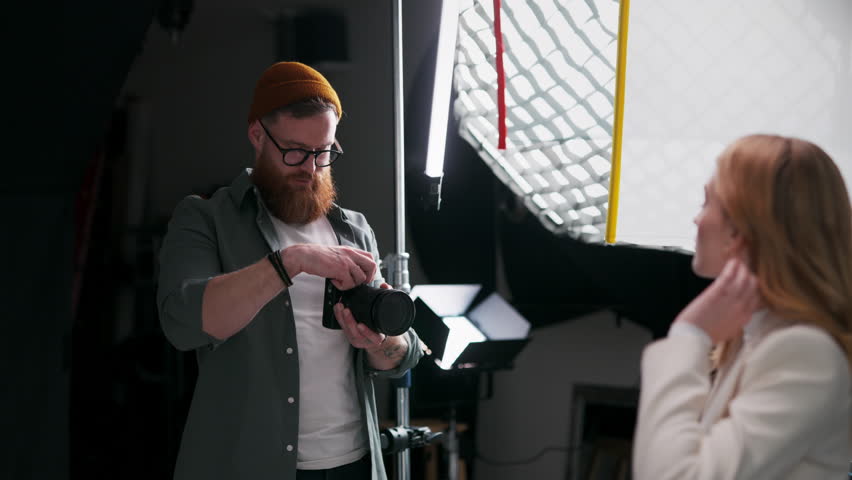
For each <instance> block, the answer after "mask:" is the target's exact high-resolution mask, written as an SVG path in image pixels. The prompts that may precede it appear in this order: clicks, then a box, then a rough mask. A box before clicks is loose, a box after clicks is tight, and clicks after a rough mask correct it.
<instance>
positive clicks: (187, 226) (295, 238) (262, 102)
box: [157, 62, 422, 480]
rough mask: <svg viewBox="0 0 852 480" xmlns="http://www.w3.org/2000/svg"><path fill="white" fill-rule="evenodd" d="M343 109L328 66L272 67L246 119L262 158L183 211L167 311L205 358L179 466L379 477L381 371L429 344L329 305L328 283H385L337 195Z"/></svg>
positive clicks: (175, 330) (362, 229)
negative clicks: (335, 169)
mask: <svg viewBox="0 0 852 480" xmlns="http://www.w3.org/2000/svg"><path fill="white" fill-rule="evenodd" d="M341 113H342V108H341V105H340V100H339V99H338V96H337V93H336V92H335V91H334V89H333V88H332V87H331V85H330V84H329V82H328V81H327V80H326V79H325V77H323V76H322V75H321V74H320V73H319V72H317V71H316V70H314V69H312V68H310V67H308V66H306V65H303V64H300V63H295V62H281V63H276V64H274V65H272V66H271V67H270V68H268V69H267V70H266V71H265V72H264V73H263V75H262V76H261V78H260V80H259V81H258V83H257V86H256V88H255V92H254V99H253V102H252V105H251V111H250V113H249V118H248V120H249V123H248V138H249V141H250V142H251V144H252V146H253V147H254V151H255V164H254V169H253V170H252V169H248V170H247V171H246V172H243V173H242V174H241V175H240V176H238V177H237V178H236V179H235V180H234V181H233V183H232V184H231V185H230V186H228V187H224V188H222V189H220V190H218V191H217V192H216V193H215V194H214V195H213V196H212V197H211V198H210V199H207V200H204V199H201V198H199V197H194V196H193V197H187V198H185V199H184V200H183V201H182V202H181V203H180V204H179V205H178V206H177V208H176V209H175V212H174V215H173V217H172V220H171V222H170V223H169V229H168V233H167V234H166V237H165V239H164V241H163V246H162V250H161V254H160V284H159V290H158V292H157V302H158V306H159V310H160V323H161V325H162V328H163V331H164V332H165V334H166V337H168V339H169V341H171V343H172V344H173V345H174V346H175V347H177V348H178V349H180V350H189V349H194V350H195V351H196V354H197V359H198V380H197V383H196V388H195V394H194V397H193V399H192V405H191V407H190V410H189V415H188V418H187V422H186V427H185V429H184V433H183V438H182V441H181V447H180V452H179V454H178V459H177V465H176V467H175V478H177V479H184V478H186V479H192V480H197V479H202V478H209V479H212V478H216V479H231V478H233V479H237V478H239V479H273V478H274V479H277V480H282V479H300V480H301V479H313V478H322V479H334V478H341V479H342V478H345V479H347V480H348V479H372V480H377V479H378V480H381V479H384V478H385V477H386V475H385V469H384V466H383V464H382V457H381V445H380V441H379V433H378V424H377V418H376V404H375V396H374V391H373V383H372V377H375V376H379V375H385V376H400V375H402V374H403V373H404V372H405V371H406V370H408V369H410V368H412V367H413V366H414V365H416V364H417V361H418V360H419V359H420V357H421V356H422V350H421V344H420V342H419V340H418V338H417V336H416V334H415V333H414V331H413V330H409V331H408V332H406V333H405V334H403V335H400V336H396V337H386V336H385V335H383V334H380V333H377V332H375V331H372V330H370V329H369V328H367V327H366V326H365V325H363V324H362V323H358V322H357V321H356V320H355V319H354V317H353V316H352V313H351V311H350V310H349V309H347V308H343V306H342V305H341V304H339V303H335V302H336V298H335V296H334V289H333V288H331V286H332V285H333V286H334V287H336V288H337V289H339V290H347V289H350V288H352V287H354V286H357V285H359V284H362V283H365V282H372V284H373V285H374V286H378V285H381V286H382V287H383V288H389V286H388V285H387V284H386V283H384V282H383V280H382V277H381V274H380V273H379V271H378V269H377V267H376V262H377V260H378V248H377V246H376V240H375V235H374V234H373V231H372V229H371V228H370V226H369V224H368V223H367V221H366V219H365V218H364V216H363V215H362V214H360V213H358V212H353V211H351V210H346V209H343V208H340V207H338V206H337V205H336V204H335V203H334V200H335V189H334V184H333V182H332V178H331V169H330V168H329V165H331V163H332V162H334V161H335V160H337V159H339V158H340V157H341V155H342V153H341V151H340V147H339V145H338V144H337V142H336V140H335V132H336V129H337V123H338V121H339V120H340V116H341ZM324 317H325V318H326V320H328V319H330V318H334V319H336V320H337V322H338V323H339V325H340V326H341V327H342V329H341V330H332V329H328V328H325V327H323V318H324Z"/></svg>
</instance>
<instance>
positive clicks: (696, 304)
mask: <svg viewBox="0 0 852 480" xmlns="http://www.w3.org/2000/svg"><path fill="white" fill-rule="evenodd" d="M761 304H762V302H761V299H760V292H759V291H758V286H757V277H755V276H754V274H753V273H751V271H749V269H748V267H747V266H746V264H745V263H744V262H743V260H742V259H741V258H739V256H734V257H732V258H731V259H729V260H728V261H727V263H725V267H724V268H723V269H722V273H721V274H719V276H718V277H717V278H716V280H714V281H713V283H712V284H710V286H709V287H707V288H706V289H705V290H704V291H703V292H701V294H700V295H698V296H697V297H696V298H695V299H694V300H693V301H692V302H690V304H689V305H687V306H686V308H684V309H683V311H682V312H680V314H679V315H678V316H677V318H675V322H688V323H691V324H693V325H695V326H697V327H699V328H701V329H702V330H704V331H705V332H707V335H709V336H710V339H711V340H712V341H713V343H714V344H716V343H721V342H724V341H726V340H730V339H731V338H733V337H734V336H736V335H738V334H739V332H740V331H741V330H742V328H743V326H744V325H745V324H746V323H747V322H748V321H749V319H750V318H751V315H752V314H753V313H754V312H755V311H756V310H758V309H759V308H760V307H761Z"/></svg>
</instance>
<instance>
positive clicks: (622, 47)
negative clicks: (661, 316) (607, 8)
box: [606, 0, 630, 243]
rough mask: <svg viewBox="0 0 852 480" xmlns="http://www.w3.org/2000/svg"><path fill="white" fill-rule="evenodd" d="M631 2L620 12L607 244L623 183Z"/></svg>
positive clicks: (626, 0) (626, 1) (612, 236)
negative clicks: (622, 167)
mask: <svg viewBox="0 0 852 480" xmlns="http://www.w3.org/2000/svg"><path fill="white" fill-rule="evenodd" d="M629 16H630V0H621V3H620V5H619V12H618V59H617V60H616V65H615V118H614V121H615V124H614V125H613V126H612V170H611V171H610V177H609V208H608V209H607V214H606V243H615V224H616V221H617V220H618V192H619V185H620V182H621V143H622V135H623V133H624V128H623V127H624V72H625V69H626V67H627V24H628V18H629Z"/></svg>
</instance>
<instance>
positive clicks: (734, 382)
mask: <svg viewBox="0 0 852 480" xmlns="http://www.w3.org/2000/svg"><path fill="white" fill-rule="evenodd" d="M745 357H746V355H745V352H744V351H743V348H742V347H741V346H740V347H739V348H738V351H737V352H736V354H735V356H734V359H733V361H731V362H728V364H727V365H725V366H722V367H721V368H720V369H719V373H718V374H717V375H716V380H715V381H714V382H713V386H712V387H711V388H710V393H709V394H708V395H707V403H706V404H705V407H704V411H703V412H702V413H701V427H702V429H703V430H705V431H707V430H709V429H710V427H711V426H713V424H714V423H716V422H717V421H719V419H721V418H724V417H727V416H728V405H729V404H730V403H731V399H732V398H734V395H736V394H737V387H738V386H739V383H740V376H741V375H742V372H743V367H744V366H745Z"/></svg>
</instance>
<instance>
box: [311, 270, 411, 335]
mask: <svg viewBox="0 0 852 480" xmlns="http://www.w3.org/2000/svg"><path fill="white" fill-rule="evenodd" d="M329 285H331V282H329ZM331 289H332V292H331V295H332V296H333V297H332V298H333V299H334V300H333V303H337V302H338V301H340V302H341V303H343V305H344V306H345V307H346V308H348V309H349V310H351V311H352V315H353V316H354V317H355V320H356V321H358V322H360V323H363V324H364V325H366V326H367V327H368V328H369V329H370V330H373V331H374V332H379V333H384V334H385V335H388V336H391V337H394V336H397V335H402V334H403V333H405V332H406V331H408V329H409V328H411V325H412V324H413V323H414V315H415V308H414V301H413V300H412V299H411V297H410V296H409V295H408V294H407V293H405V292H403V291H402V290H395V289H386V288H377V287H373V286H371V285H368V284H362V285H358V286H356V287H354V288H351V289H349V290H342V291H341V290H338V289H336V288H334V286H333V285H331ZM322 325H323V326H324V327H325V328H330V329H334V330H340V324H339V323H338V322H337V318H335V317H334V315H330V316H324V317H323V322H322Z"/></svg>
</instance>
